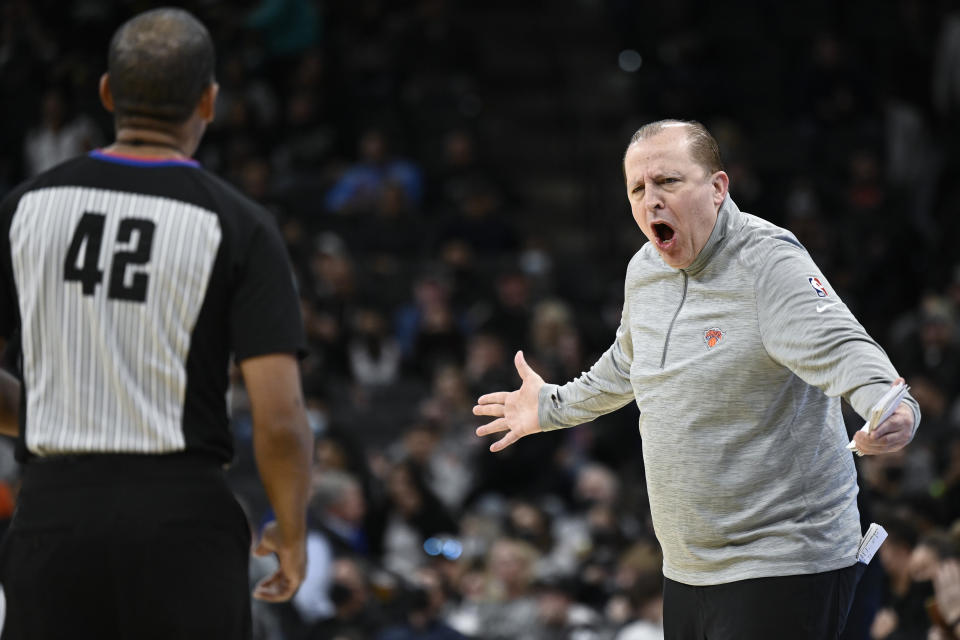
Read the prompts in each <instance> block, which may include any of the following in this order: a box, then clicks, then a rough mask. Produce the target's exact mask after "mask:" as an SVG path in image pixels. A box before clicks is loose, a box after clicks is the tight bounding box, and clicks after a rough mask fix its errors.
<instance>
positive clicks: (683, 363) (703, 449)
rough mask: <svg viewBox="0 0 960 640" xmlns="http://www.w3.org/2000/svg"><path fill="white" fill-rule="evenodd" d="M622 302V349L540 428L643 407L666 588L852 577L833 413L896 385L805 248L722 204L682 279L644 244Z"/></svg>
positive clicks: (839, 427) (847, 468)
mask: <svg viewBox="0 0 960 640" xmlns="http://www.w3.org/2000/svg"><path fill="white" fill-rule="evenodd" d="M814 278H816V279H817V280H813V279H814ZM624 299H625V303H624V307H623V316H622V319H621V324H620V327H619V329H618V330H617V335H616V339H615V341H614V343H613V345H612V346H611V347H610V348H609V349H608V350H607V351H606V352H605V353H604V354H603V355H602V356H601V357H600V359H599V360H598V361H597V362H596V363H595V364H594V365H593V367H592V368H591V369H590V370H589V371H587V372H585V373H583V374H582V375H581V376H580V377H578V378H576V379H575V380H573V381H571V382H569V383H567V384H565V385H563V386H557V385H552V384H547V385H544V387H543V389H542V390H541V392H540V398H539V400H540V404H539V420H540V425H541V427H542V428H543V429H544V430H551V429H558V428H564V427H572V426H574V425H578V424H581V423H583V422H587V421H589V420H592V419H594V418H596V417H597V416H600V415H602V414H605V413H609V412H611V411H614V410H616V409H619V408H620V407H622V406H624V405H626V404H627V403H628V402H630V401H631V400H635V401H636V403H637V405H638V406H639V408H640V424H639V426H640V434H641V437H642V440H643V462H644V466H645V469H646V479H647V487H648V492H649V497H650V509H651V512H652V515H653V524H654V529H655V531H656V534H657V538H658V539H659V541H660V544H661V546H662V548H663V553H664V566H663V571H664V575H666V576H667V577H668V578H670V579H671V580H675V581H677V582H682V583H684V584H689V585H711V584H723V583H727V582H732V581H735V580H743V579H748V578H759V577H766V576H778V575H796V574H807V573H818V572H822V571H830V570H833V569H839V568H842V567H847V566H850V565H852V564H853V563H854V562H855V561H856V551H857V545H858V543H859V541H860V535H861V532H860V522H859V515H858V512H857V505H856V495H857V484H856V470H855V467H854V463H853V458H852V454H851V453H850V451H848V450H847V449H846V448H845V447H846V444H847V442H848V441H849V439H848V437H847V432H846V430H845V428H844V424H843V419H842V416H841V409H840V398H841V397H843V398H845V399H846V400H847V401H849V402H850V404H851V405H852V406H853V408H854V409H855V410H856V411H857V413H859V414H860V415H861V416H866V415H867V414H868V412H869V410H870V407H871V406H872V405H873V404H874V403H875V402H876V401H877V400H878V399H879V398H880V397H881V396H882V395H883V394H884V393H885V392H886V391H887V389H888V388H889V387H890V385H891V383H892V382H893V380H894V379H895V378H896V377H897V373H896V371H895V369H894V367H893V365H892V364H891V363H890V360H889V358H888V357H887V355H886V354H885V353H884V351H883V349H882V348H881V347H880V346H879V345H878V344H877V343H876V342H875V341H874V340H873V339H872V338H871V337H870V336H869V335H868V334H867V332H866V331H865V330H864V329H863V327H862V326H861V325H860V323H859V322H858V321H857V320H856V318H855V317H854V316H853V314H852V313H850V311H849V309H848V308H847V307H846V305H844V304H843V302H842V301H841V300H840V299H839V297H838V296H837V293H836V291H835V290H834V289H833V287H832V286H831V284H830V283H829V281H828V280H827V279H826V278H825V277H824V276H823V274H822V273H821V272H820V270H819V269H818V268H817V266H816V265H815V264H814V262H813V260H812V259H811V258H810V255H809V254H808V253H807V251H806V250H805V249H804V248H803V247H802V246H801V244H800V242H799V241H798V240H797V239H796V237H795V236H794V235H793V234H792V233H790V232H789V231H786V230H784V229H781V228H779V227H777V226H775V225H773V224H771V223H769V222H767V221H765V220H762V219H760V218H757V217H756V216H753V215H750V214H747V213H743V212H741V211H740V210H739V209H738V208H737V206H736V205H735V204H734V202H733V200H732V199H730V198H729V196H728V197H727V199H726V200H725V201H724V203H723V204H722V206H721V208H720V212H719V215H718V218H717V223H716V225H715V226H714V229H713V232H712V234H711V236H710V238H709V240H708V241H707V244H706V246H705V247H704V249H703V251H701V252H700V254H699V255H698V256H697V258H696V260H695V261H694V262H693V264H691V265H690V267H688V268H687V269H682V270H677V269H673V268H671V267H669V266H667V265H666V264H665V263H664V262H663V260H662V259H661V258H660V256H659V254H658V253H657V252H656V250H655V248H654V247H653V246H652V244H650V243H647V244H645V245H644V246H643V247H642V248H641V249H640V250H639V251H638V252H637V253H636V254H635V255H634V257H633V258H632V259H631V261H630V264H629V266H628V267H627V275H626V279H625V287H624ZM718 336H719V340H717V337H718ZM711 338H713V339H714V340H715V342H714V344H713V346H710V342H711V340H710V339H711ZM905 402H907V403H908V404H909V406H910V407H911V408H912V409H913V412H914V432H916V428H917V425H918V424H919V421H920V412H919V408H918V406H917V403H916V401H915V400H914V399H913V398H912V397H909V396H908V397H907V399H906V400H905Z"/></svg>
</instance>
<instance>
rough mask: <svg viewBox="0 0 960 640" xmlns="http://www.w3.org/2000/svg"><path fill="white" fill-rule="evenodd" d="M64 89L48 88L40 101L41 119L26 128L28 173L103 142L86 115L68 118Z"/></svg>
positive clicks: (51, 165) (36, 172)
mask: <svg viewBox="0 0 960 640" xmlns="http://www.w3.org/2000/svg"><path fill="white" fill-rule="evenodd" d="M68 115H69V114H68V110H67V105H66V100H65V98H64V96H63V93H62V92H61V91H59V90H58V89H49V90H48V91H47V92H46V93H44V94H43V99H42V101H41V103H40V117H41V120H40V123H39V124H38V125H37V126H36V127H35V128H33V129H30V131H28V132H27V136H26V138H25V139H24V142H23V156H24V160H25V163H26V165H27V172H28V174H29V175H31V176H35V175H37V174H38V173H42V172H43V171H46V170H47V169H50V168H51V167H54V166H56V165H58V164H60V163H61V162H63V161H64V160H69V159H70V158H74V157H76V156H79V155H80V154H82V153H85V152H87V151H90V150H91V149H93V148H95V147H97V146H99V145H100V144H101V143H102V142H103V134H102V133H101V132H100V131H98V130H97V127H96V125H94V123H93V121H92V120H91V119H90V118H89V117H87V116H82V115H81V116H77V117H75V118H73V119H68Z"/></svg>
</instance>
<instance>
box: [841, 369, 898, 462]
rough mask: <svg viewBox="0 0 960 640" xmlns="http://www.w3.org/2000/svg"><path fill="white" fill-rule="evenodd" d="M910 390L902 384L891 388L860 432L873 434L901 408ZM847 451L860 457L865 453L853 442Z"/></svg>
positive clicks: (872, 410) (871, 412) (876, 405)
mask: <svg viewBox="0 0 960 640" xmlns="http://www.w3.org/2000/svg"><path fill="white" fill-rule="evenodd" d="M909 390H910V387H908V386H907V385H905V384H904V383H902V382H901V383H899V384H896V385H894V386H892V387H890V389H889V390H888V391H887V392H886V393H885V394H883V397H882V398H880V399H879V400H877V403H876V404H875V405H873V408H872V409H870V415H869V416H868V418H869V419H868V420H867V421H866V423H864V425H863V427H862V428H861V429H860V431H863V432H864V433H867V434H869V433H872V432H873V430H874V429H876V428H877V427H878V426H879V425H880V423H881V422H883V421H884V420H886V419H887V418H889V417H890V415H891V414H893V412H894V411H896V410H897V407H899V406H900V401H901V400H903V397H904V396H905V395H907V391H909ZM847 449H850V451H854V452H856V454H857V455H858V456H862V455H863V453H861V452H860V451H859V450H857V445H856V443H855V442H854V441H853V440H851V441H850V444H848V445H847Z"/></svg>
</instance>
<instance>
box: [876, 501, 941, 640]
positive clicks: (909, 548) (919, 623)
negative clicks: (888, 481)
mask: <svg viewBox="0 0 960 640" xmlns="http://www.w3.org/2000/svg"><path fill="white" fill-rule="evenodd" d="M884 527H885V528H886V529H887V533H888V534H889V537H888V538H887V541H886V542H885V543H884V544H883V545H882V546H881V547H880V553H879V555H880V561H881V562H882V563H883V568H884V570H885V571H886V572H887V576H888V578H889V584H888V589H887V593H886V604H885V606H884V607H883V608H882V609H881V610H880V611H879V612H878V613H877V617H876V618H874V620H873V625H871V627H870V637H871V638H872V639H873V640H908V639H910V638H918V637H919V638H923V637H925V636H926V633H927V628H928V627H929V626H930V625H929V618H928V617H927V611H926V601H927V598H928V597H929V596H931V595H932V594H933V588H932V585H931V584H930V583H929V582H915V581H914V579H913V576H912V575H911V573H910V557H911V555H912V554H913V550H914V547H915V546H916V544H917V532H916V531H915V530H914V528H913V526H912V525H911V524H909V523H908V522H907V521H905V520H898V519H894V520H889V521H886V522H885V523H884Z"/></svg>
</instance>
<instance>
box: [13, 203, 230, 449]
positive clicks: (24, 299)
mask: <svg viewBox="0 0 960 640" xmlns="http://www.w3.org/2000/svg"><path fill="white" fill-rule="evenodd" d="M84 213H96V214H101V215H104V216H105V228H104V233H103V240H102V244H101V247H100V253H99V256H97V266H98V269H100V270H101V271H102V272H103V281H102V282H101V284H100V285H98V286H97V287H96V290H95V292H94V293H93V295H84V294H83V291H82V285H81V283H80V282H74V281H65V280H64V263H65V260H66V255H67V250H68V248H69V246H70V242H71V238H72V236H73V233H74V230H75V229H76V227H77V223H78V222H79V220H80V218H81V216H83V214H84ZM125 218H139V219H147V220H150V221H152V222H153V223H154V224H155V225H156V228H155V231H154V235H153V244H152V250H151V254H150V260H149V262H148V263H147V264H144V265H129V266H128V267H127V273H126V274H125V282H127V283H129V282H130V281H131V279H132V277H133V276H134V274H136V273H143V274H146V275H147V278H148V285H147V294H146V301H145V302H131V301H126V300H115V299H111V298H109V297H108V296H107V291H108V286H107V281H108V280H109V277H110V269H111V260H112V259H113V257H114V255H115V253H116V252H117V251H128V250H131V249H133V248H134V247H136V246H137V242H138V241H139V234H138V233H134V234H133V236H132V237H131V238H130V242H124V243H121V242H117V231H118V226H119V224H120V221H121V220H123V219H125ZM221 236H222V233H221V228H220V221H219V219H218V217H217V215H216V214H214V213H213V212H211V211H208V210H206V209H203V208H200V207H197V206H195V205H191V204H187V203H184V202H180V201H177V200H171V199H168V198H160V197H156V196H145V195H140V194H134V193H124V192H118V191H109V190H104V189H91V188H82V187H52V188H46V189H40V190H37V191H32V192H29V193H27V194H25V195H24V196H23V198H22V199H21V200H20V203H19V206H18V208H17V210H16V213H15V214H14V218H13V222H12V225H11V228H10V247H11V254H12V260H13V271H14V279H15V281H16V287H17V291H18V294H19V305H20V317H21V325H22V327H23V356H24V358H23V362H24V371H23V373H24V384H25V388H26V419H27V439H26V443H27V447H28V448H29V449H30V451H31V452H33V453H34V454H37V455H51V454H62V453H82V452H138V453H164V452H171V451H178V450H182V449H184V448H185V443H184V434H183V428H182V417H183V405H184V396H185V392H186V358H187V354H188V352H189V349H190V337H191V333H192V331H193V327H194V325H195V323H196V320H197V316H198V314H199V313H200V308H201V306H202V303H203V300H204V296H205V295H206V291H207V287H208V286H209V283H210V276H211V272H212V270H213V264H214V260H215V258H216V254H217V250H218V248H219V246H220V241H221ZM85 250H86V249H84V251H85ZM82 259H83V260H88V259H90V257H89V256H85V257H83V258H82Z"/></svg>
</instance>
